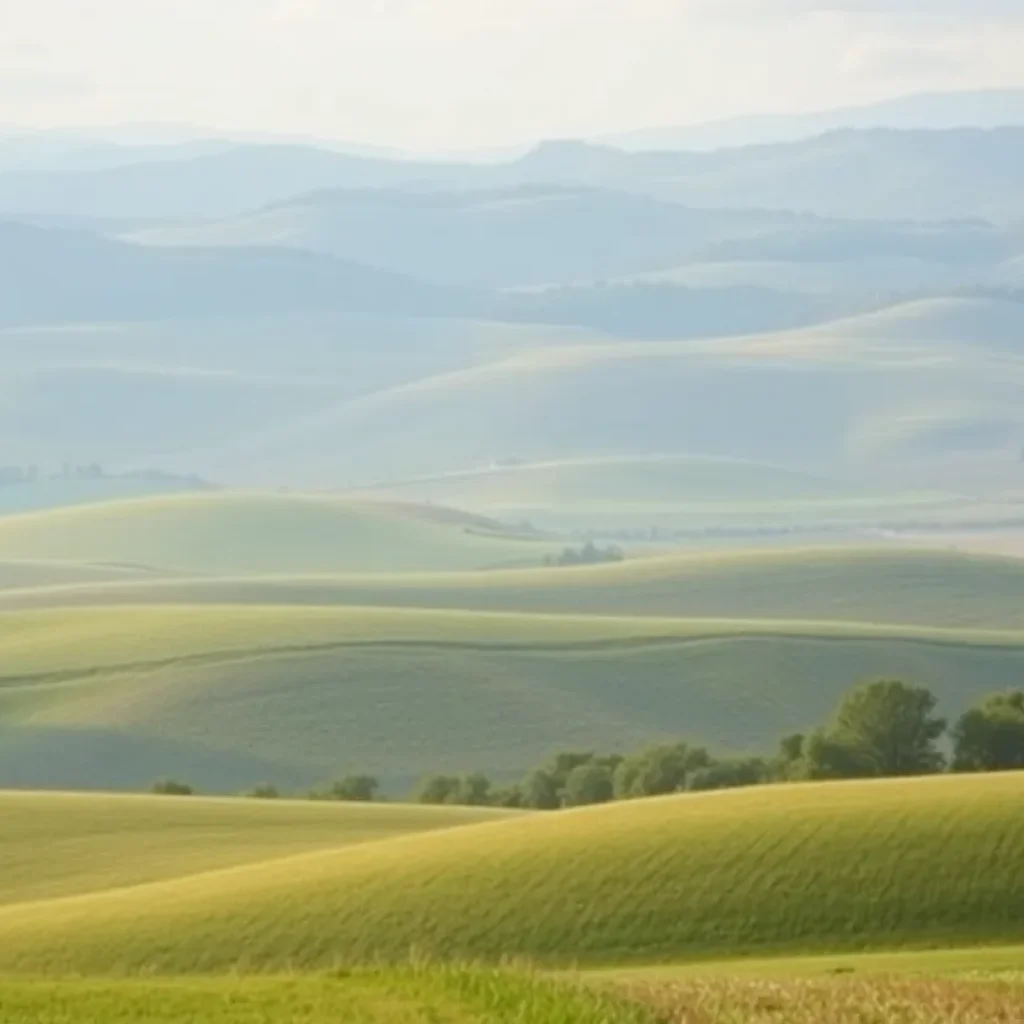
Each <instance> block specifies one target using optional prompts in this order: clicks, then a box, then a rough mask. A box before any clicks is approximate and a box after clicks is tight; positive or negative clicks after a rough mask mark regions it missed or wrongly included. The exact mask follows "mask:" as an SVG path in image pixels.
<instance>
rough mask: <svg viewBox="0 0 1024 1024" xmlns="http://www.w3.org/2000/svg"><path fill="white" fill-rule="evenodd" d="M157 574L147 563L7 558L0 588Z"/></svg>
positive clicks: (114, 580)
mask: <svg viewBox="0 0 1024 1024" xmlns="http://www.w3.org/2000/svg"><path fill="white" fill-rule="evenodd" d="M153 577H154V574H153V573H152V572H150V571H148V570H147V569H146V568H145V567H144V566H131V565H109V564H108V565H102V564H90V563H88V562H57V561H35V562H32V561H24V560H20V559H19V560H16V561H4V562H0V591H3V590H14V591H20V590H22V589H24V588H28V589H30V590H31V589H35V588H38V587H42V588H47V587H61V586H72V587H79V586H85V585H89V584H96V583H123V582H127V581H130V580H138V579H140V578H142V579H149V580H152V579H153Z"/></svg>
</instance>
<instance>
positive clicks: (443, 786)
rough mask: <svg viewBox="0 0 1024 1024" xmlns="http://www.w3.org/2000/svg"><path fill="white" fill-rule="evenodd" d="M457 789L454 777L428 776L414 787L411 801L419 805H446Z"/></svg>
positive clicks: (457, 782)
mask: <svg viewBox="0 0 1024 1024" xmlns="http://www.w3.org/2000/svg"><path fill="white" fill-rule="evenodd" d="M458 788H459V780H458V779H457V778H456V777H455V776H454V775H428V776H427V777H426V778H425V779H422V780H421V781H420V783H419V785H418V786H417V787H416V791H415V793H414V794H413V799H414V800H415V801H416V802H417V803H420V804H446V803H449V802H450V800H449V797H450V796H451V795H452V794H453V793H455V792H456V791H457V790H458Z"/></svg>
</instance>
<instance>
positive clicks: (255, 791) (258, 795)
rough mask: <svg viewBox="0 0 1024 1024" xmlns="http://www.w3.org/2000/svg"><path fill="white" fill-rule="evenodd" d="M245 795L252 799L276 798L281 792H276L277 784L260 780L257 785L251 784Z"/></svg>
mask: <svg viewBox="0 0 1024 1024" xmlns="http://www.w3.org/2000/svg"><path fill="white" fill-rule="evenodd" d="M245 795H246V796H248V797H252V798H253V799H254V800H276V799H277V798H278V797H279V796H280V795H281V794H280V793H279V792H278V789H277V786H274V785H272V784H271V783H269V782H261V783H260V784H259V785H258V786H253V788H252V789H250V790H249V792H248V793H246V794H245Z"/></svg>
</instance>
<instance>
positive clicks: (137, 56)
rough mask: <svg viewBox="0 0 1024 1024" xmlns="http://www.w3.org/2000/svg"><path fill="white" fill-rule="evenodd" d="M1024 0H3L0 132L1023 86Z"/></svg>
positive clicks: (399, 133)
mask: <svg viewBox="0 0 1024 1024" xmlns="http://www.w3.org/2000/svg"><path fill="white" fill-rule="evenodd" d="M1022 53H1024V0H0V124H24V125H33V126H46V127H49V126H56V125H96V124H110V123H116V122H126V121H146V122H162V121H180V122H191V123H196V124H200V125H204V126H207V127H219V128H231V129H242V130H262V131H275V132H290V133H297V134H313V135H319V136H323V137H329V138H337V139H347V140H350V141H353V142H359V143H368V144H377V145H391V146H400V147H404V148H414V149H447V148H453V147H476V146H494V145H502V144H506V143H512V144H514V143H523V142H530V141H534V140H536V139H539V138H552V137H570V136H574V137H578V136H591V135H596V134H602V133H607V132H615V131H623V130H630V129H634V128H648V127H657V126H663V125H671V124H687V123H693V122H698V121H703V120H708V119H714V118H718V117H723V116H730V115H734V114H745V113H760V112H772V111H797V110H808V109H818V108H821V107H828V106H835V105H845V104H851V103H859V102H865V101H872V100H875V99H880V98H884V97H888V96H893V95H900V94H905V93H909V92H919V91H926V90H933V89H943V90H946V89H964V88H975V87H1000V86H1014V85H1018V86H1024V60H1022V59H1021V54H1022Z"/></svg>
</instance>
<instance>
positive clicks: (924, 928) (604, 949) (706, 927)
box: [0, 775, 1024, 974]
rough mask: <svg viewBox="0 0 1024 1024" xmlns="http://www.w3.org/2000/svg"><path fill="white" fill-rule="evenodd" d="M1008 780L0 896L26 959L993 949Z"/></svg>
mask: <svg viewBox="0 0 1024 1024" xmlns="http://www.w3.org/2000/svg"><path fill="white" fill-rule="evenodd" d="M1022 795H1024V776H1021V775H1003V776H995V777H992V776H990V777H984V776H982V777H951V778H941V777H940V778H932V779H924V780H910V781H881V782H867V783H864V782H855V783H830V784H824V785H822V784H819V785H804V786H792V785H791V786H784V787H779V788H775V789H770V790H763V789H756V790H746V791H733V792H727V793H719V794H711V795H702V796H683V797H669V798H665V799H660V800H649V801H638V802H636V803H629V804H617V805H611V806H606V807H601V808H588V809H585V810H582V811H570V812H565V813H563V814H557V815H540V816H536V817H527V818H521V819H517V820H512V821H508V822H499V823H495V824H487V825H480V826H476V827H472V828H467V829H460V830H457V831H454V832H445V833H437V834H433V835H430V834H428V835H423V836H413V837H407V838H398V839H393V840H387V841H385V842H381V843H373V844H369V845H363V846H361V847H356V848H352V849H348V850H342V851H337V852H335V851H331V852H326V853H314V854H308V855H304V856H301V857H297V858H286V859H283V860H278V861H271V862H267V863H264V864H259V865H254V866H250V867H241V868H235V869H232V870H229V871H219V872H212V873H209V874H205V875H196V876H192V877H189V878H184V879H179V880H174V881H169V882H162V883H154V884H151V885H145V886H137V887H134V888H131V889H124V890H120V891H114V892H110V893H98V894H96V895H88V896H82V897H78V898H74V899H67V900H51V901H43V902H40V903H34V904H24V905H21V906H13V907H9V908H6V909H3V910H0V939H2V942H0V967H2V968H3V969H4V970H5V971H22V972H28V973H35V974H38V973H42V972H44V971H62V972H79V971H81V972H100V973H109V972H116V971H120V970H123V969H135V970H137V969H147V970H156V971H166V972H182V973H191V972H196V971H207V970H223V969H227V968H231V967H233V966H235V965H238V964H242V963H244V964H246V965H247V966H249V967H254V968H275V967H277V968H283V967H286V966H287V967H304V968H310V967H317V966H321V967H328V966H330V965H332V964H333V963H336V962H337V961H338V960H339V959H341V960H351V959H361V958H385V959H393V960H400V959H403V958H405V957H407V956H408V952H409V946H410V943H414V944H415V945H416V946H417V947H418V948H419V949H420V950H422V951H424V952H426V953H433V954H436V955H441V956H445V957H486V958H498V957H502V956H508V955H513V956H514V955H520V956H530V957H535V958H539V959H540V960H543V961H547V962H549V963H562V964H566V963H570V962H572V961H574V960H577V961H584V962H587V961H589V962H598V963H600V962H605V963H608V962H614V961H617V962H622V961H624V960H630V959H632V960H643V959H651V960H653V959H667V958H676V959H681V958H693V957H708V956H712V955H720V954H727V953H740V952H755V951H773V950H779V951H781V950H788V951H793V952H797V951H812V950H813V951H820V950H823V949H837V950H838V949H844V948H847V949H856V948H863V947H865V946H874V947H881V948H885V947H890V948H891V947H897V946H900V945H940V944H957V945H968V944H973V943H979V944H980V943H997V942H999V941H1008V940H1013V939H1016V938H1019V936H1020V924H1019V922H1020V915H1021V912H1022V910H1024V881H1022V879H1024V872H1022V871H1021V862H1020V861H1021V854H1020V852H1019V851H1020V850H1021V849H1022V843H1024V812H1022V811H1021V809H1020V808H1021V796H1022Z"/></svg>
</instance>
